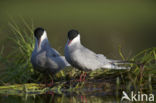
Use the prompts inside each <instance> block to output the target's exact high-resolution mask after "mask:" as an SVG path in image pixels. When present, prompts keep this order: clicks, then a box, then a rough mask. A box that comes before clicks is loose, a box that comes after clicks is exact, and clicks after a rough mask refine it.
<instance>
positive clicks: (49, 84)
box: [46, 75, 54, 87]
mask: <svg viewBox="0 0 156 103" xmlns="http://www.w3.org/2000/svg"><path fill="white" fill-rule="evenodd" d="M49 77H50V79H51V82H50V83H48V84H47V83H46V86H47V87H52V86H53V85H54V81H53V77H52V76H51V75H49Z"/></svg>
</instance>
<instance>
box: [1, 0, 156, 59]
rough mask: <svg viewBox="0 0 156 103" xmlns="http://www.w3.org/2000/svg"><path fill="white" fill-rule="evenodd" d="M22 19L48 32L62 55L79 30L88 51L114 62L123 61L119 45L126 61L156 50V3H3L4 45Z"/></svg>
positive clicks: (106, 0) (101, 0)
mask: <svg viewBox="0 0 156 103" xmlns="http://www.w3.org/2000/svg"><path fill="white" fill-rule="evenodd" d="M21 17H22V18H24V19H26V20H27V21H28V22H29V23H30V24H31V23H32V22H33V24H34V26H35V27H38V26H39V27H40V26H41V27H43V28H45V29H46V30H47V33H48V37H49V40H50V42H51V45H52V47H54V48H56V49H57V50H58V51H59V52H61V53H62V54H63V52H64V46H65V42H66V40H67V37H66V36H67V32H68V31H69V30H70V29H77V30H79V32H80V33H81V39H82V44H84V45H85V46H86V47H88V48H89V49H91V50H93V51H95V52H97V53H103V54H105V55H106V56H107V57H109V58H114V59H116V58H118V59H119V53H118V46H119V45H120V46H121V47H122V49H123V52H124V55H125V56H126V58H129V57H131V56H133V55H135V54H136V53H137V52H139V51H141V50H143V49H145V48H150V47H153V46H156V40H155V38H156V2H155V1H154V0H131V1H128V0H126V1H125V0H123V1H121V0H120V1H116V0H96V1H93V0H87V1H84V0H79V1H75V0H70V1H52V0H51V1H44V0H16V1H15V0H14V1H13V0H1V1H0V41H1V43H4V42H3V41H5V40H6V38H7V37H8V36H11V33H10V28H9V27H8V23H9V22H10V21H11V18H13V19H14V20H15V22H17V23H22V22H21V20H20V18H21ZM5 43H7V42H5Z"/></svg>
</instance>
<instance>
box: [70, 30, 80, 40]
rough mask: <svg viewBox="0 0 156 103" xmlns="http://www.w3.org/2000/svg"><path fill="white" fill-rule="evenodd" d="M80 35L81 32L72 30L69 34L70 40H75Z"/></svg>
mask: <svg viewBox="0 0 156 103" xmlns="http://www.w3.org/2000/svg"><path fill="white" fill-rule="evenodd" d="M78 34H79V32H78V31H77V30H74V29H72V30H70V31H69V32H68V39H69V40H73V39H74V38H75V37H76V36H77V35H78Z"/></svg>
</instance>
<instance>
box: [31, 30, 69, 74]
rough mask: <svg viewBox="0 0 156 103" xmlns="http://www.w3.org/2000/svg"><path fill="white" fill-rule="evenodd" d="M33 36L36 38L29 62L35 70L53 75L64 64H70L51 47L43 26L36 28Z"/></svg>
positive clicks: (64, 65) (63, 66)
mask: <svg viewBox="0 0 156 103" xmlns="http://www.w3.org/2000/svg"><path fill="white" fill-rule="evenodd" d="M34 36H35V39H36V40H35V48H34V50H33V52H32V56H31V63H32V65H33V68H34V69H35V70H37V71H39V72H42V73H48V74H52V75H53V74H55V73H57V72H59V71H60V70H62V69H63V68H65V67H66V66H70V64H69V63H68V62H67V61H66V59H65V57H64V56H61V55H60V54H59V52H58V51H56V50H55V49H53V48H51V45H50V43H49V41H48V37H47V33H46V31H45V30H44V29H43V28H41V27H39V28H36V29H35V30H34Z"/></svg>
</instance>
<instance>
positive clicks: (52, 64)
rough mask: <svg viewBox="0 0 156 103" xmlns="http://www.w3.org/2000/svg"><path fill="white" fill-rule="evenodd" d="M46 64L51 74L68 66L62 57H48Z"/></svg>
mask: <svg viewBox="0 0 156 103" xmlns="http://www.w3.org/2000/svg"><path fill="white" fill-rule="evenodd" d="M46 64H47V66H48V68H49V70H50V71H51V72H58V71H60V70H61V69H63V68H64V67H66V66H70V64H69V63H68V62H67V61H66V60H65V57H64V56H57V57H48V60H47V63H46Z"/></svg>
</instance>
